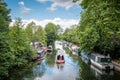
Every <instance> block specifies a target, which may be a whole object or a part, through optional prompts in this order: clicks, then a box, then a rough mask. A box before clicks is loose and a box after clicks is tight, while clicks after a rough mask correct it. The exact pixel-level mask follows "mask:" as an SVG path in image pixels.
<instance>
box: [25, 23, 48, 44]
mask: <svg viewBox="0 0 120 80" xmlns="http://www.w3.org/2000/svg"><path fill="white" fill-rule="evenodd" d="M25 31H26V33H27V36H28V38H29V39H30V42H42V43H43V44H46V32H45V30H44V29H43V28H42V27H41V26H37V25H36V24H35V23H34V22H31V23H29V24H28V25H27V26H26V29H25Z"/></svg>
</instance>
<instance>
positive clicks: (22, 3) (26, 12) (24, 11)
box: [18, 1, 31, 15]
mask: <svg viewBox="0 0 120 80" xmlns="http://www.w3.org/2000/svg"><path fill="white" fill-rule="evenodd" d="M18 4H19V5H20V8H21V14H25V15H28V14H30V10H31V9H30V8H27V7H26V6H25V4H24V2H23V1H21V2H18Z"/></svg>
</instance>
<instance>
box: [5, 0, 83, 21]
mask: <svg viewBox="0 0 120 80" xmlns="http://www.w3.org/2000/svg"><path fill="white" fill-rule="evenodd" d="M4 1H5V2H6V3H7V4H8V8H10V9H11V13H10V14H11V18H12V19H13V20H14V19H15V18H17V17H20V18H22V19H23V20H37V21H42V20H55V19H57V20H63V19H64V20H79V18H80V12H81V11H82V9H81V7H80V6H79V4H78V3H72V0H4Z"/></svg>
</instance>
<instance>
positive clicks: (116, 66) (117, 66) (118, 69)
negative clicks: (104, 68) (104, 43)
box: [112, 61, 120, 72]
mask: <svg viewBox="0 0 120 80" xmlns="http://www.w3.org/2000/svg"><path fill="white" fill-rule="evenodd" d="M112 63H113V65H114V66H115V70H116V71H119V72H120V64H118V63H117V62H115V61H112Z"/></svg>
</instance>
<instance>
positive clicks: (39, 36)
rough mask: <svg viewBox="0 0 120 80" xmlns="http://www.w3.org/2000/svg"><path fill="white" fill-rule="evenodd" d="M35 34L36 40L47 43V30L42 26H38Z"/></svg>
mask: <svg viewBox="0 0 120 80" xmlns="http://www.w3.org/2000/svg"><path fill="white" fill-rule="evenodd" d="M34 36H35V38H36V41H41V42H42V43H43V44H46V32H45V30H44V29H43V28H42V27H41V26H37V29H36V31H35V33H34Z"/></svg>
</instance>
